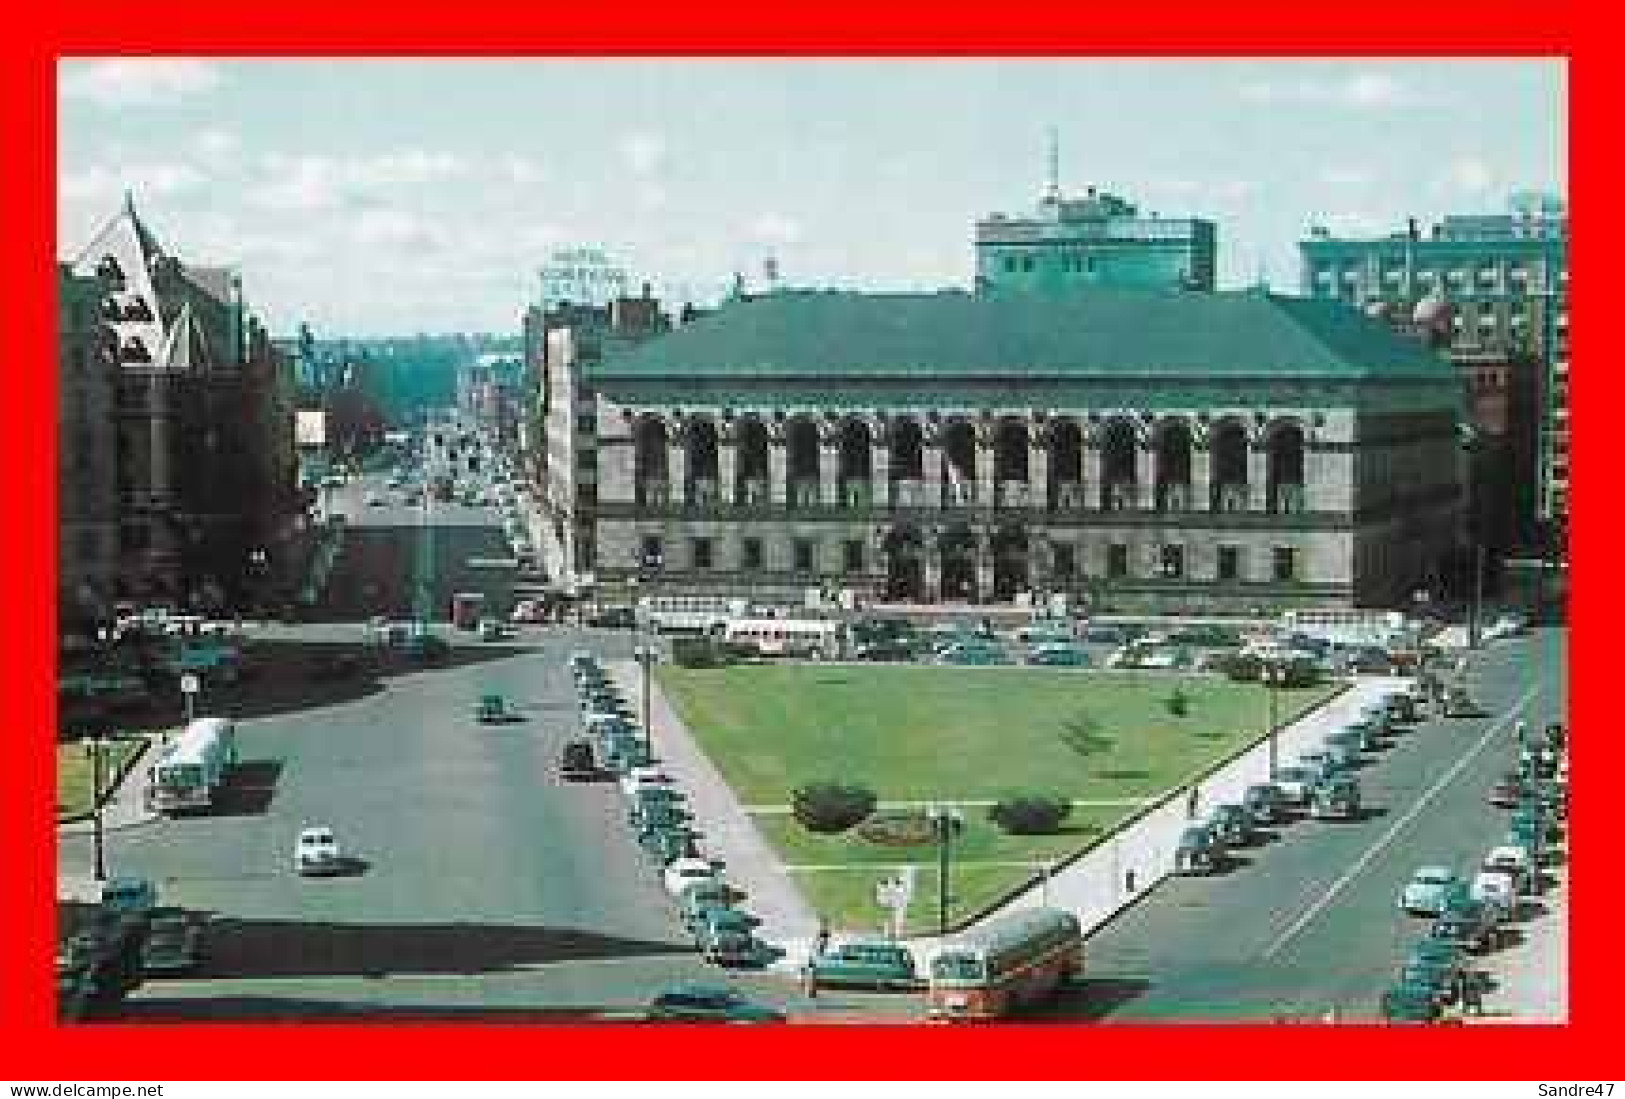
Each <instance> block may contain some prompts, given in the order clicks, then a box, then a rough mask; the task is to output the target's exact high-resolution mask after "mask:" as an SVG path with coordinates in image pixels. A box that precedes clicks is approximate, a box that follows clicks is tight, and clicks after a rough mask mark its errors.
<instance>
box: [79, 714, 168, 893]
mask: <svg viewBox="0 0 1625 1099" xmlns="http://www.w3.org/2000/svg"><path fill="white" fill-rule="evenodd" d="M159 747H160V742H159V738H157V737H148V738H147V748H146V750H145V751H144V752H142V753H141V755H140V757H139V758H137V759H136V761H135V762H134V763H132V764H131V765H130V767H129V769H128V770H126V771H125V772H124V778H123V780H122V781H121V782H120V783H119V784H118V785H117V786H115V787H114V788H113V789H112V790H111V791H110V792H109V793H108V795H107V796H106V797H105V798H103V799H102V832H103V833H104V834H105V833H109V832H117V831H121V830H123V829H125V828H134V827H135V826H136V825H139V824H145V823H147V822H148V821H150V820H153V819H155V818H156V817H157V814H156V813H154V812H152V811H151V810H149V809H148V808H147V799H146V783H145V782H144V781H143V776H144V775H145V774H146V772H147V767H148V765H150V764H151V762H152V759H153V753H154V752H156V751H158V750H159ZM95 830H96V825H95V822H94V821H93V820H90V819H85V820H75V821H69V822H67V823H65V824H59V825H57V827H56V831H57V835H58V836H90V835H93V834H94V833H95ZM101 895H102V883H101V882H99V881H97V880H96V877H95V874H94V873H93V872H92V870H91V867H90V866H89V865H88V864H87V865H85V866H70V865H67V864H66V863H64V861H63V857H62V851H61V849H60V848H58V851H57V868H56V898H57V900H59V901H80V902H83V903H87V904H96V903H99V902H100V901H101Z"/></svg>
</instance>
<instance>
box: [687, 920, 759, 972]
mask: <svg viewBox="0 0 1625 1099" xmlns="http://www.w3.org/2000/svg"><path fill="white" fill-rule="evenodd" d="M761 923H762V921H761V920H759V919H757V918H756V917H755V916H752V915H751V914H750V913H749V912H744V911H741V910H740V909H737V908H709V909H706V910H705V912H704V913H703V915H702V918H701V919H700V921H699V925H698V926H697V927H696V928H695V929H694V943H695V945H696V946H698V947H699V949H700V955H701V956H702V957H703V958H705V960H706V961H708V962H716V963H718V964H721V965H730V964H741V963H743V964H748V963H751V962H756V961H760V960H761V958H762V955H763V944H762V943H760V942H758V941H757V939H756V936H755V934H754V932H755V930H756V928H757V927H760V926H761Z"/></svg>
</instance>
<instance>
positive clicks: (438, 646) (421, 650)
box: [401, 633, 451, 664]
mask: <svg viewBox="0 0 1625 1099" xmlns="http://www.w3.org/2000/svg"><path fill="white" fill-rule="evenodd" d="M401 651H402V652H403V653H405V654H406V656H407V658H408V659H410V660H416V661H418V662H419V663H422V664H441V663H444V662H445V661H446V660H447V659H448V658H449V657H450V656H451V644H450V643H449V642H448V641H446V639H445V638H443V637H440V636H438V635H437V634H432V633H414V634H412V635H411V636H410V637H408V638H407V639H406V642H405V644H404V645H402V646H401Z"/></svg>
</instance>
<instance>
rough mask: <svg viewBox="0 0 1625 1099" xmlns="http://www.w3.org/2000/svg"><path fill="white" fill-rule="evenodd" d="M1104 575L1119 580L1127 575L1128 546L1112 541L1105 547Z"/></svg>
mask: <svg viewBox="0 0 1625 1099" xmlns="http://www.w3.org/2000/svg"><path fill="white" fill-rule="evenodd" d="M1106 575H1107V576H1109V577H1111V578H1112V579H1113V580H1121V579H1122V578H1123V577H1125V576H1127V575H1128V547H1127V546H1125V545H1123V544H1122V543H1121V542H1114V543H1113V544H1111V545H1109V546H1107V547H1106Z"/></svg>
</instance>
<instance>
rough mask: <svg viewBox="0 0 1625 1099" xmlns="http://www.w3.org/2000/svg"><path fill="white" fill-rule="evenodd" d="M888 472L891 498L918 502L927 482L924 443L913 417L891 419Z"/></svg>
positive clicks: (906, 503) (903, 501) (911, 503)
mask: <svg viewBox="0 0 1625 1099" xmlns="http://www.w3.org/2000/svg"><path fill="white" fill-rule="evenodd" d="M888 434H889V435H890V440H889V444H888V445H889V450H890V462H889V467H890V468H889V469H888V471H887V472H888V476H889V477H890V478H891V485H890V486H889V487H890V489H891V500H892V502H893V503H894V504H902V505H904V506H905V507H912V506H917V505H919V504H923V503H924V502H925V501H924V500H923V499H922V498H921V495H920V494H921V492H922V491H923V490H924V487H925V486H924V482H925V446H924V436H923V433H922V432H921V431H920V425H919V424H918V423H916V422H915V421H914V419H913V418H912V417H909V416H900V417H898V418H897V419H895V420H893V421H892V422H891V430H890V431H889V433H888Z"/></svg>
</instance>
